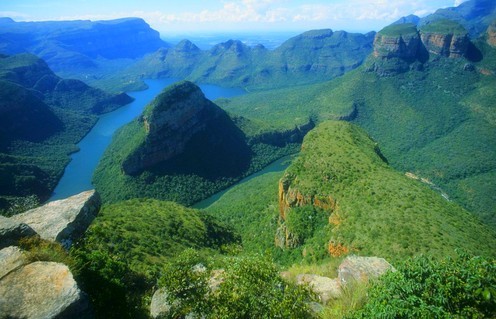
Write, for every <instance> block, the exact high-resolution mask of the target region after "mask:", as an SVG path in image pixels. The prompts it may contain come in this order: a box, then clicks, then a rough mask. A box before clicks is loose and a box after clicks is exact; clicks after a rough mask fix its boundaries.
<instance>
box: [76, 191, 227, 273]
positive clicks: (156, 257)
mask: <svg viewBox="0 0 496 319" xmlns="http://www.w3.org/2000/svg"><path fill="white" fill-rule="evenodd" d="M235 241H236V239H235V236H234V234H233V233H232V232H230V231H229V230H227V228H225V227H223V226H221V225H220V224H218V223H217V222H216V221H214V220H213V219H212V218H211V217H210V216H208V215H207V214H205V213H202V212H200V211H198V210H194V209H191V208H186V207H184V206H181V205H178V204H176V203H173V202H163V201H158V200H153V199H133V200H129V201H123V202H119V203H116V204H113V205H107V206H104V207H103V209H102V211H101V212H100V214H99V215H98V217H97V218H96V219H95V221H94V222H93V223H92V224H91V227H90V228H89V229H88V231H87V233H86V235H85V240H84V244H85V249H86V250H88V251H95V250H102V251H106V252H108V253H110V254H111V255H114V256H115V257H116V258H118V259H120V260H123V261H125V262H126V263H127V264H128V265H129V267H130V269H132V270H133V271H135V272H138V273H145V274H148V275H150V274H155V275H157V274H158V271H159V270H160V268H161V267H162V265H163V264H164V263H165V262H166V261H167V260H168V259H170V258H172V257H174V256H176V255H178V254H179V253H180V252H182V251H183V250H185V249H186V248H194V249H198V250H202V249H207V250H208V249H218V248H220V246H221V245H222V244H229V243H232V242H235Z"/></svg>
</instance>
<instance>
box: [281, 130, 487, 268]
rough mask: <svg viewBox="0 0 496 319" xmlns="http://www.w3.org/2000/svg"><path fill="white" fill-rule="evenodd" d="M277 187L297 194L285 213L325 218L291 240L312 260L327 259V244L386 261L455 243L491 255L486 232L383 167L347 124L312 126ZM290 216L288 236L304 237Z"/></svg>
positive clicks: (446, 251)
mask: <svg viewBox="0 0 496 319" xmlns="http://www.w3.org/2000/svg"><path fill="white" fill-rule="evenodd" d="M281 184H282V185H284V189H285V191H286V196H290V195H289V193H290V192H292V193H294V194H298V195H297V196H298V198H300V200H302V201H303V203H304V204H303V205H304V206H303V207H301V208H298V207H296V208H295V209H294V208H292V207H289V208H288V210H285V214H286V215H288V214H289V216H291V214H295V213H296V212H300V213H304V214H305V216H308V218H309V217H310V216H314V215H315V214H317V213H318V212H319V210H317V209H316V208H315V210H316V211H314V210H313V209H309V208H305V205H312V204H313V206H315V207H320V208H322V209H323V210H321V213H322V214H325V215H324V217H322V218H323V220H327V219H328V220H329V223H328V225H326V226H324V227H323V228H322V229H321V231H320V232H318V231H317V232H316V230H315V229H314V228H312V227H310V229H312V231H313V232H315V235H313V237H312V238H313V240H314V242H312V240H311V239H308V238H305V240H304V242H303V243H302V242H301V241H296V244H297V245H302V247H303V249H304V250H305V251H306V253H307V254H314V255H315V258H318V259H321V258H322V257H325V256H326V255H323V252H325V251H326V249H328V250H329V252H328V253H330V254H331V255H334V254H333V253H334V252H336V253H341V254H342V253H346V252H356V253H359V254H361V255H373V256H382V257H384V258H387V259H388V260H391V261H396V260H402V259H404V258H405V257H408V256H413V255H418V254H428V255H430V256H436V257H441V256H445V255H451V254H453V252H454V249H455V248H461V249H465V250H466V251H469V252H471V253H474V254H475V253H476V254H481V255H493V254H494V247H496V238H495V235H494V232H493V231H491V230H490V229H488V228H487V227H485V226H484V225H482V224H481V223H480V222H479V221H478V220H477V218H475V217H474V216H473V215H471V214H470V213H469V212H467V211H465V210H464V209H462V208H461V207H459V206H458V205H456V204H454V203H451V202H449V201H447V200H446V199H444V198H443V197H442V196H441V195H440V194H437V193H436V192H435V191H433V190H432V189H431V188H430V187H429V185H427V184H424V183H422V182H420V181H417V180H414V179H412V178H409V177H407V176H404V175H403V174H401V173H399V172H397V171H395V170H393V169H392V168H390V167H389V166H388V165H387V163H386V162H384V157H383V156H382V154H381V153H380V151H379V149H378V147H377V145H376V143H375V142H374V141H373V140H371V139H370V138H369V137H368V136H367V135H366V134H365V132H364V131H363V130H362V129H360V128H358V127H357V126H354V125H352V124H349V123H346V122H325V123H322V124H321V125H319V126H318V127H317V128H316V129H314V130H312V131H311V132H310V133H309V134H308V135H307V136H306V137H305V140H304V143H303V146H302V151H301V153H300V155H299V156H298V158H297V159H296V160H295V161H294V162H293V163H292V164H291V165H290V167H289V168H288V169H287V170H286V172H285V175H284V177H283V179H282V180H281ZM301 198H303V199H301ZM288 201H291V200H290V199H288ZM327 201H328V202H329V204H326V202H327ZM305 203H306V204H305ZM291 219H292V217H290V220H289V221H290V222H289V223H288V221H285V227H286V228H287V229H288V232H289V233H290V234H291V235H292V236H293V237H291V236H290V237H291V238H293V241H294V237H295V234H293V232H295V233H296V236H298V235H299V234H304V235H305V236H308V234H311V232H309V231H308V229H309V228H308V227H307V226H306V225H305V224H304V225H303V227H302V225H301V224H300V225H296V227H295V225H292V222H291ZM303 219H304V217H303V216H302V217H299V218H298V219H297V220H303ZM293 220H294V219H293ZM317 220H319V219H317ZM312 223H314V222H312ZM312 225H314V226H313V227H315V226H317V225H321V221H319V222H315V224H312ZM320 227H322V226H320ZM310 236H311V235H310ZM412 238H415V240H412ZM482 238H484V239H482ZM291 244H292V245H294V244H295V243H294V242H293V243H291ZM327 245H328V247H327ZM334 250H337V251H334Z"/></svg>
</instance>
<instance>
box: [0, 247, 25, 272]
mask: <svg viewBox="0 0 496 319" xmlns="http://www.w3.org/2000/svg"><path fill="white" fill-rule="evenodd" d="M26 263H27V260H26V257H25V255H24V253H23V251H22V250H21V249H20V248H19V247H16V246H10V247H6V248H3V249H2V250H0V279H1V278H2V277H3V276H5V275H7V274H8V273H9V272H11V271H13V270H15V269H17V268H19V267H20V266H22V265H24V264H26Z"/></svg>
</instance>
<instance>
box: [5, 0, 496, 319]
mask: <svg viewBox="0 0 496 319" xmlns="http://www.w3.org/2000/svg"><path fill="white" fill-rule="evenodd" d="M0 54H1V55H0V212H1V213H2V215H5V216H10V215H13V214H17V213H20V212H22V211H24V210H25V209H27V208H31V207H32V206H36V205H38V204H39V203H41V202H43V201H45V200H46V199H47V198H48V197H49V195H50V193H51V192H52V191H53V189H54V187H55V185H56V183H57V181H58V179H59V178H60V176H61V174H62V173H63V170H64V167H65V166H66V165H67V163H68V161H69V157H68V156H69V154H70V153H71V152H74V151H77V146H76V144H77V143H78V141H80V140H81V139H82V138H83V137H84V136H85V135H86V134H87V132H88V131H89V130H90V129H91V127H92V126H93V125H94V124H95V122H96V121H97V120H98V117H99V116H100V115H102V114H104V113H107V112H110V111H112V110H115V109H116V108H118V107H120V106H122V105H125V104H127V103H129V102H130V101H131V98H130V97H129V96H128V95H127V94H126V93H123V92H124V91H129V90H132V89H138V88H139V89H143V88H145V87H146V84H145V83H144V82H143V80H144V79H147V78H178V79H180V80H181V81H179V82H178V83H175V84H173V85H171V86H169V87H166V88H164V89H163V90H162V92H161V93H160V94H158V95H157V96H156V97H155V99H154V100H153V101H152V102H150V104H148V106H147V107H146V108H145V109H144V111H143V112H142V113H141V115H140V116H138V117H137V118H136V119H135V120H134V121H132V122H131V123H129V124H127V125H125V126H124V127H122V128H121V129H120V130H119V131H117V132H116V134H115V136H114V138H113V141H112V143H111V145H110V146H109V147H108V149H107V150H106V152H105V154H104V155H103V157H102V159H101V160H100V163H99V165H98V167H97V169H96V170H95V172H94V176H93V181H94V185H95V189H96V191H97V193H98V194H100V196H101V200H102V202H103V205H104V206H103V209H102V210H101V213H100V215H99V216H97V217H96V218H95V219H94V221H93V222H92V223H91V226H90V227H89V229H88V231H87V232H86V233H85V234H84V235H83V237H82V238H81V239H80V240H79V241H78V242H76V243H74V245H75V246H74V248H73V249H71V250H70V251H69V253H66V252H64V251H63V250H58V248H56V247H58V246H56V245H55V244H53V243H51V244H48V243H45V242H42V241H41V242H39V241H36V240H34V239H31V241H30V240H27V241H26V240H25V241H23V240H21V241H20V242H18V243H17V242H16V241H17V240H18V238H17V239H15V240H14V242H16V243H17V244H18V245H21V246H22V247H23V249H25V250H27V251H29V254H31V255H29V256H34V257H30V258H41V260H47V261H53V260H55V261H63V262H64V263H67V264H69V266H70V267H71V271H73V272H75V278H76V281H78V284H80V285H81V287H82V288H83V290H85V291H86V292H87V293H88V295H89V299H90V300H91V302H92V304H93V306H94V311H95V313H96V315H97V316H101V317H150V316H155V315H153V314H151V313H155V312H154V311H152V312H150V307H151V304H153V302H150V300H151V299H152V293H153V292H154V291H155V290H157V294H159V295H160V294H163V293H164V291H165V295H166V296H165V297H163V296H162V298H165V299H163V300H162V301H160V302H161V303H162V305H164V308H166V310H164V309H162V310H161V311H165V312H162V313H161V314H162V315H163V316H166V317H167V316H171V317H178V318H179V317H180V318H183V317H187V316H197V315H198V316H199V317H200V316H202V315H203V316H204V317H205V318H217V317H221V318H236V317H237V316H238V317H240V316H241V317H246V318H250V317H256V315H254V313H258V312H256V311H262V313H272V314H274V313H275V314H277V315H274V317H277V316H279V317H282V318H293V317H294V318H301V317H304V318H306V317H308V318H310V317H312V316H314V317H315V316H317V317H320V318H333V317H335V316H333V315H331V314H333V313H335V312H334V311H337V309H338V308H339V307H344V306H343V304H346V302H347V301H348V300H346V298H353V297H352V296H351V295H352V294H353V293H354V292H349V293H343V295H339V296H340V297H336V295H335V297H333V298H331V299H332V300H331V301H329V302H327V300H328V298H327V297H326V298H327V299H325V300H326V301H323V300H324V299H323V298H322V295H319V298H320V299H312V298H313V297H312V295H311V294H308V293H307V291H306V290H305V289H300V288H297V286H296V282H298V280H299V279H297V278H300V279H301V278H302V277H301V276H306V275H310V273H309V272H312V273H311V275H312V276H316V275H319V276H325V277H326V279H325V280H327V279H328V280H327V282H329V281H332V280H331V279H330V278H327V277H333V274H334V273H335V271H336V269H337V267H338V266H337V265H338V264H340V263H341V261H342V260H343V259H344V258H345V257H346V256H348V255H352V254H356V255H361V256H371V255H374V256H379V257H384V258H386V259H387V260H389V261H390V262H391V263H393V265H400V266H399V267H398V273H397V275H394V274H393V275H386V276H390V277H387V278H389V279H388V280H393V281H392V282H393V283H392V284H391V282H389V285H390V286H387V287H386V288H387V289H389V288H391V287H393V286H394V284H395V283H397V282H399V280H400V279H401V280H404V279H405V278H407V277H408V276H407V275H408V274H413V273H415V271H417V270H418V268H415V267H419V266H418V264H416V259H415V258H417V257H418V256H419V255H424V256H426V257H425V258H427V259H428V260H429V262H432V263H434V265H437V266H439V268H436V267H437V266H436V267H434V266H432V267H431V266H428V262H420V264H421V266H420V267H425V268H422V269H421V270H420V272H421V273H422V274H423V275H422V276H425V278H427V279H426V281H427V282H430V281H431V280H432V281H433V283H432V287H434V288H432V287H431V288H430V289H427V291H428V293H427V292H424V291H420V290H419V291H416V290H415V289H412V291H408V292H405V293H404V294H403V293H402V294H398V295H397V296H396V297H394V298H396V299H400V300H402V301H404V304H405V305H407V304H408V302H409V301H411V299H412V298H414V299H415V298H418V299H415V300H416V302H413V304H414V306H411V305H409V306H408V307H409V308H404V309H403V308H401V309H400V308H398V309H396V308H394V307H390V308H388V309H379V310H377V309H376V310H375V311H376V312H375V314H380V313H384V314H388V315H384V316H385V317H388V316H389V317H397V316H399V314H400V313H408V314H409V315H410V316H411V317H415V315H413V314H417V315H418V314H419V313H421V314H422V315H423V316H426V317H435V316H436V315H439V316H440V317H442V316H441V315H440V314H443V316H444V315H445V316H458V317H466V316H468V315H469V314H470V315H473V316H475V317H477V316H479V317H481V318H486V317H487V318H490V317H494V316H495V315H496V292H494V287H495V285H496V272H495V270H496V268H494V257H495V254H496V198H495V194H496V183H495V182H494V181H495V180H496V139H495V137H496V117H495V114H496V113H495V112H496V109H495V108H496V91H495V90H494V88H495V87H496V3H495V2H494V1H489V0H470V1H466V2H464V3H463V4H461V5H460V6H458V7H456V8H446V9H440V10H438V11H437V12H435V13H434V14H432V15H429V16H426V17H423V18H419V17H416V16H413V15H410V16H407V17H404V18H402V19H400V20H399V21H397V22H395V23H393V24H391V25H390V26H387V27H385V28H383V29H382V30H380V31H379V32H377V33H376V32H370V33H366V34H358V33H348V32H346V31H333V30H331V29H323V30H310V31H307V32H304V33H302V34H300V35H298V36H295V37H292V38H290V39H288V40H286V41H285V42H284V43H282V44H281V45H280V46H279V47H277V48H275V49H272V50H269V49H267V48H265V47H264V46H262V45H254V46H248V45H246V44H244V43H243V42H241V41H239V40H236V39H233V40H229V41H226V42H223V43H219V44H217V45H214V46H213V47H212V48H210V49H208V50H202V49H200V48H198V46H196V45H195V44H194V43H193V42H191V41H189V40H187V39H185V40H183V41H181V42H179V43H178V44H177V45H175V46H171V45H169V44H168V43H166V42H164V41H162V40H161V39H160V35H159V34H158V32H156V31H155V30H153V29H151V28H150V26H149V25H148V24H147V23H146V22H145V21H144V20H142V19H139V18H129V19H119V20H113V21H95V22H91V21H64V22H14V21H13V20H11V19H9V18H1V19H0ZM195 82H196V83H210V84H217V85H220V86H225V87H241V88H244V89H245V90H246V91H247V93H246V94H245V95H242V96H238V97H232V98H221V99H218V100H216V101H210V100H208V99H207V98H206V97H205V95H204V94H203V93H202V92H201V90H200V88H199V87H198V86H197V85H196V84H195ZM109 92H111V93H109ZM295 153H298V155H297V156H296V157H295V158H293V159H292V163H291V164H290V165H289V167H288V168H287V169H286V171H285V172H284V173H268V174H265V175H262V176H259V177H255V178H253V179H251V180H250V181H249V182H246V183H243V184H240V185H236V186H234V187H233V188H232V189H231V190H229V191H228V192H227V193H226V194H225V195H223V196H222V197H221V198H220V199H219V200H217V201H216V202H215V203H214V204H213V205H212V206H210V207H208V208H207V209H205V210H195V209H192V208H186V207H185V206H191V205H193V204H194V203H196V202H198V201H200V200H202V199H205V198H207V197H209V196H210V195H212V194H214V193H216V192H218V191H220V190H222V189H225V188H227V187H229V186H232V185H235V184H236V182H238V181H239V180H241V179H242V178H243V177H246V176H248V175H250V174H252V173H254V172H256V171H258V170H260V169H261V168H263V167H265V166H266V165H267V164H269V163H271V162H273V161H274V160H276V159H279V158H281V157H283V156H286V155H290V154H295ZM69 202H70V199H69ZM183 205H184V206H183ZM69 206H70V205H69ZM0 221H2V222H3V220H0ZM9 221H10V220H9ZM5 223H7V222H5ZM9 225H10V224H9ZM19 227H20V226H19ZM1 234H2V236H4V235H3V234H4V232H2V233H1ZM9 240H10V239H9ZM9 242H10V241H9ZM53 245H55V246H53ZM187 247H190V248H192V250H188V249H187ZM457 250H459V251H460V252H457ZM61 251H62V252H61ZM183 251H184V252H183ZM181 252H183V253H181ZM464 254H466V255H464ZM40 256H41V257H40ZM261 256H263V257H261ZM446 256H450V258H453V259H449V260H448V261H445V260H443V258H445V257H446ZM467 256H468V257H467ZM475 256H477V257H475ZM411 258H413V259H411ZM470 258H473V259H470ZM486 258H487V259H486ZM35 260H39V259H35ZM467 260H470V261H467ZM486 260H487V262H486ZM464 262H466V263H469V266H467V264H463V263H464ZM479 262H480V263H479ZM447 264H450V265H451V264H454V265H462V264H463V265H464V266H463V267H465V266H466V267H467V269H472V270H473V269H476V270H477V271H475V270H473V271H472V270H471V271H470V273H471V276H472V277H471V278H472V279H470V278H468V279H467V278H465V277H460V276H462V274H463V271H456V270H455V271H451V270H450V269H447V268H446V266H445V265H447ZM276 265H277V266H276ZM429 265H430V264H429ZM474 265H477V266H474ZM409 267H410V268H409ZM429 267H430V268H429ZM443 267H444V268H443ZM460 267H462V266H460ZM471 267H473V268H471ZM340 268H341V267H340ZM426 269H427V270H426ZM460 269H461V268H460ZM279 270H287V271H289V274H285V275H284V276H286V277H284V278H281V276H280V275H279ZM424 270H425V271H424ZM423 271H424V272H423ZM293 272H296V274H294V273H293ZM316 273H317V274H316ZM445 275H446V276H447V277H446V278H448V279H445V277H443V276H445ZM8 276H9V274H7V275H5V278H8ZM395 276H399V277H395ZM431 276H432V277H431ZM293 277H294V278H293ZM366 277H367V278H368V276H366ZM400 277H401V278H400ZM3 278H4V277H3V276H2V277H1V278H0V280H3ZM288 278H289V279H288ZM305 278H307V277H305ZM312 278H314V277H312ZM391 278H392V279H391ZM398 278H400V279H398ZM422 278H424V277H422ZM439 278H441V279H439ZM450 278H451V279H450ZM452 278H455V279H452ZM474 278H475V279H474ZM261 279H262V282H261V281H260V280H261ZM323 280H324V279H323ZM394 280H396V281H394ZM436 280H437V281H436ZM472 281H473V282H472ZM332 282H333V283H334V284H333V285H334V286H332V287H334V288H332V289H337V290H338V291H340V293H341V292H342V291H343V289H344V288H343V287H344V284H343V283H342V282H340V283H337V282H336V281H332ZM460 282H463V283H465V282H471V284H470V285H469V284H463V285H462V284H460V286H458V284H459V283H460ZM185 283H186V284H185ZM192 283H193V284H192ZM378 283H379V285H380V283H381V281H379V282H378ZM416 284H418V285H417V286H420V285H421V284H424V282H423V281H422V280H417V282H416ZM184 285H186V286H184ZM261 286H262V287H264V288H265V289H264V292H263V293H264V295H263V297H261V294H262V292H260V291H259V290H257V289H255V288H256V287H261ZM417 286H416V287H417ZM102 287H105V289H102ZM281 287H284V288H281ZM357 287H359V288H360V287H362V286H360V285H358V286H357ZM373 287H374V288H371V289H376V287H379V286H376V285H375V284H373ZM453 287H455V288H456V289H455V288H453ZM159 288H160V289H159ZM310 288H312V289H315V290H318V289H316V288H315V286H311V287H310ZM327 288H329V287H327ZM327 288H326V289H327ZM342 288H343V289H342ZM329 289H331V288H329ZM350 289H351V288H350ZM362 289H363V292H362V294H363V296H362V297H361V298H362V299H363V302H362V303H359V305H358V306H356V307H357V308H361V307H362V306H364V304H365V303H366V302H367V301H370V304H372V303H373V302H374V300H377V299H374V298H379V297H378V296H379V295H378V294H376V293H371V294H367V292H366V291H367V287H365V286H363V287H362ZM377 289H379V288H377ZM391 289H392V288H391ZM419 289H420V288H419ZM371 291H372V290H371ZM373 291H376V290H373ZM446 291H447V296H444V295H442V294H443V293H446ZM455 291H456V292H455ZM486 291H487V292H486ZM317 292H318V291H317ZM265 293H266V295H265ZM318 293H319V292H318ZM359 293H360V290H358V292H357V294H359ZM441 295H442V296H444V297H439V300H441V301H439V300H437V299H436V298H437V296H441ZM432 296H435V297H436V298H434V299H436V300H434V301H433V300H430V299H429V298H430V297H432ZM116 298H117V299H118V300H117V301H116V300H115V299H116ZM157 298H158V297H157ZM402 298H404V299H402ZM452 298H453V299H456V298H458V299H456V301H451V299H452ZM154 299H155V298H154ZM462 299H463V300H466V302H458V300H462ZM164 300H165V301H164ZM446 300H450V301H449V302H448V301H446ZM260 301H262V302H261V303H259V302H260ZM417 301H418V302H417ZM341 302H342V303H341ZM424 302H425V304H424ZM289 304H298V305H299V306H298V309H299V311H300V312H295V310H294V309H293V310H291V308H290V306H288V305H289ZM205 305H207V306H205ZM0 307H1V303H0ZM223 307H225V308H223ZM288 307H289V308H288ZM405 307H406V306H405ZM416 307H417V308H416ZM14 308H16V307H10V308H9V309H14ZM17 308H19V309H22V305H20V306H19V307H17ZM350 308H352V309H349V310H346V311H348V312H347V313H346V315H348V316H350V317H354V318H363V317H364V316H365V317H367V315H363V314H360V310H359V309H358V310H357V309H355V308H353V307H350ZM1 309H2V308H0V310H1ZM225 309H228V310H225ZM255 310H256V311H255ZM296 313H298V315H296ZM219 314H222V315H219ZM240 314H244V315H240ZM341 314H342V313H341ZM298 316H299V317H298ZM342 316H344V315H341V316H337V317H342ZM377 316H379V315H377Z"/></svg>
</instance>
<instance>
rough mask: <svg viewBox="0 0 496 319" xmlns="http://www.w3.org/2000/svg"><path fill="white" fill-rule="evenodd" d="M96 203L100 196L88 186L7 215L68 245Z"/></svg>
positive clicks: (86, 223) (93, 213)
mask: <svg viewBox="0 0 496 319" xmlns="http://www.w3.org/2000/svg"><path fill="white" fill-rule="evenodd" d="M100 206H101V202H100V196H98V194H97V193H96V192H95V191H94V190H90V191H85V192H82V193H80V194H78V195H74V196H71V197H69V198H66V199H62V200H58V201H54V202H50V203H48V204H45V205H43V206H41V207H38V208H35V209H31V210H28V211H27V212H25V213H22V214H19V215H15V216H12V217H11V219H13V220H14V221H17V222H21V223H25V224H27V225H29V226H31V228H33V229H34V230H35V231H36V232H37V233H38V234H39V235H40V237H41V238H43V239H47V240H51V241H58V242H60V243H62V244H63V245H64V246H65V247H69V246H70V245H71V243H72V241H74V240H76V239H78V238H79V237H80V236H81V235H82V234H83V233H84V231H85V230H86V229H87V228H88V226H89V225H90V224H91V222H92V221H93V219H94V218H95V217H96V215H97V214H98V211H99V209H100Z"/></svg>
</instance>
